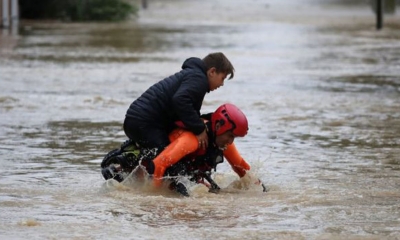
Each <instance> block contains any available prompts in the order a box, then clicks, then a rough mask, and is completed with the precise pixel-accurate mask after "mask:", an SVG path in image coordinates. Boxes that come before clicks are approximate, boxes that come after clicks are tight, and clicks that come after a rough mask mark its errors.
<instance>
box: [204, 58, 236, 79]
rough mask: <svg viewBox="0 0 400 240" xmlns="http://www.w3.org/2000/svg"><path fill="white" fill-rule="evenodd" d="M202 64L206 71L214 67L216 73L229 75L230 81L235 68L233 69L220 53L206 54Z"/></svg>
mask: <svg viewBox="0 0 400 240" xmlns="http://www.w3.org/2000/svg"><path fill="white" fill-rule="evenodd" d="M203 62H204V64H205V65H206V69H207V70H208V69H210V68H212V67H215V68H216V70H217V72H218V73H226V74H229V75H230V76H229V79H232V78H233V76H234V71H235V68H233V66H232V63H231V62H230V61H229V60H228V58H227V57H226V56H225V55H224V54H223V53H222V52H216V53H210V54H208V55H207V56H206V57H205V58H203Z"/></svg>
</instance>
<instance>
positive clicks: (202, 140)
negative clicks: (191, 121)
mask: <svg viewBox="0 0 400 240" xmlns="http://www.w3.org/2000/svg"><path fill="white" fill-rule="evenodd" d="M196 137H197V140H198V141H199V148H202V149H204V150H206V149H207V147H208V135H207V130H206V129H204V131H203V132H202V133H200V134H199V135H197V136H196Z"/></svg>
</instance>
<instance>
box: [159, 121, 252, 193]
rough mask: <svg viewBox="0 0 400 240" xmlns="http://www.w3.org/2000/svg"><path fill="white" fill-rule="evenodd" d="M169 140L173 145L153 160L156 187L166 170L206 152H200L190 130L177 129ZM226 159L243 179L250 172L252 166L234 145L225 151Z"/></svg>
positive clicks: (195, 138) (194, 136) (170, 135)
mask: <svg viewBox="0 0 400 240" xmlns="http://www.w3.org/2000/svg"><path fill="white" fill-rule="evenodd" d="M169 139H170V141H171V144H170V145H168V147H166V148H165V149H164V150H163V151H162V152H161V153H160V154H159V155H158V156H157V157H156V158H155V159H154V160H153V163H154V176H153V178H154V184H155V185H156V186H160V185H161V182H162V180H161V178H162V177H163V176H164V173H165V170H166V169H167V168H168V167H170V166H172V165H173V164H175V163H177V162H178V161H179V160H181V159H182V158H184V157H185V156H187V155H189V154H192V153H197V152H198V154H197V155H202V154H204V152H202V151H200V150H199V143H198V141H197V137H196V135H194V134H193V133H192V132H190V131H188V130H185V129H182V128H178V129H175V130H174V131H172V132H171V133H170V134H169ZM194 155H196V154H194ZM224 157H225V158H226V159H227V161H228V162H229V164H230V165H231V166H232V169H233V170H234V171H235V172H236V173H237V174H238V175H239V177H243V176H244V175H245V174H246V171H248V170H250V165H249V164H248V163H247V162H246V161H245V160H244V159H243V158H242V156H241V155H240V154H239V152H238V150H237V149H236V147H235V145H234V144H233V143H232V144H230V145H228V147H227V149H226V150H225V151H224Z"/></svg>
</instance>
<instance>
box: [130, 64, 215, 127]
mask: <svg viewBox="0 0 400 240" xmlns="http://www.w3.org/2000/svg"><path fill="white" fill-rule="evenodd" d="M209 91H210V86H209V84H208V79H207V71H206V67H205V65H204V63H203V61H202V60H201V59H199V58H189V59H187V60H186V61H185V62H184V63H183V65H182V70H181V71H180V72H178V73H176V74H174V75H172V76H170V77H167V78H165V79H164V80H161V81H159V82H158V83H156V84H154V85H153V86H151V87H150V88H149V89H147V90H146V91H145V92H144V93H143V94H142V95H141V96H140V97H139V98H137V99H136V100H135V101H134V102H133V103H132V104H131V105H130V107H129V109H128V111H127V113H126V117H128V118H133V119H135V120H138V121H140V122H143V123H145V125H148V126H149V127H157V128H164V129H166V130H167V131H170V130H172V128H174V122H175V121H177V120H181V121H182V122H183V123H184V124H185V127H187V128H188V129H189V130H190V131H191V132H193V133H194V134H196V135H197V134H200V133H201V132H203V131H204V129H205V127H204V122H203V121H202V120H201V119H200V108H201V105H202V103H203V99H204V96H205V94H206V93H208V92H209Z"/></svg>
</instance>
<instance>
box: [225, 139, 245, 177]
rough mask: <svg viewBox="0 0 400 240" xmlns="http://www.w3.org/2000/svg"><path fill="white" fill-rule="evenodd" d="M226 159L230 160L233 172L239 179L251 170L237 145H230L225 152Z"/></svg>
mask: <svg viewBox="0 0 400 240" xmlns="http://www.w3.org/2000/svg"><path fill="white" fill-rule="evenodd" d="M224 157H225V158H226V160H228V162H229V164H230V165H231V166H232V169H233V171H235V172H236V173H237V174H238V175H239V177H243V176H244V175H246V171H248V170H250V165H249V164H248V163H247V162H246V161H245V160H244V159H243V158H242V156H240V153H239V152H238V150H237V149H236V146H235V144H233V143H232V144H230V145H228V147H227V148H226V150H225V151H224Z"/></svg>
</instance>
